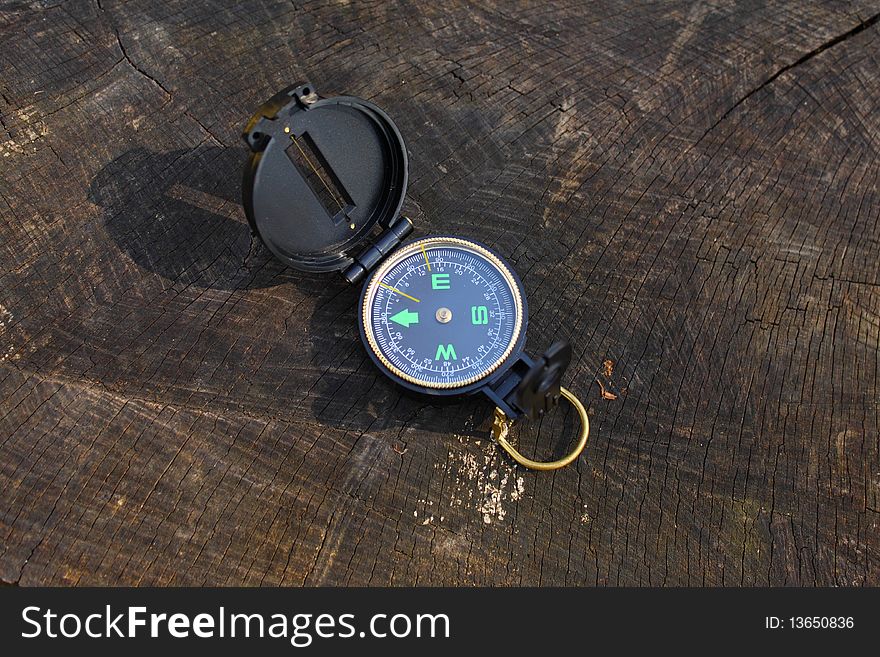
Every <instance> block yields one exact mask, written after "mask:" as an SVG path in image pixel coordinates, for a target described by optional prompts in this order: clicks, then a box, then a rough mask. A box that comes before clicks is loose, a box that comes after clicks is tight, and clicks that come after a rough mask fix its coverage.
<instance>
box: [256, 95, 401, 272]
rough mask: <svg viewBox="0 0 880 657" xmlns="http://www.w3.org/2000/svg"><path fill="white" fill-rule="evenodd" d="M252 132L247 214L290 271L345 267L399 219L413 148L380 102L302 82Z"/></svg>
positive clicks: (272, 102)
mask: <svg viewBox="0 0 880 657" xmlns="http://www.w3.org/2000/svg"><path fill="white" fill-rule="evenodd" d="M243 137H244V139H245V141H246V142H247V144H248V146H249V147H250V149H251V151H252V154H251V157H250V159H249V161H248V164H247V166H246V168H245V174H244V183H243V199H242V200H243V204H244V208H245V213H246V215H247V218H248V221H249V222H250V225H251V228H252V229H253V231H254V232H255V233H256V234H257V235H258V236H259V237H260V239H261V240H262V241H263V243H264V244H265V245H266V246H267V247H268V248H269V250H271V251H272V252H273V253H274V254H275V255H276V256H277V257H278V258H280V259H281V260H282V261H283V262H285V263H286V264H288V265H290V266H291V267H294V268H296V269H302V270H306V271H333V270H336V271H343V270H346V269H348V268H349V267H350V266H351V265H353V264H354V262H355V259H354V257H353V256H352V255H351V253H352V252H353V251H354V250H356V249H363V247H364V244H365V243H366V242H368V241H369V240H370V239H371V236H372V233H373V231H374V229H375V228H376V226H379V227H381V228H382V229H384V230H386V232H387V230H388V229H390V227H391V226H392V224H394V225H397V224H398V223H400V222H399V221H398V219H399V217H398V214H399V212H400V208H401V205H402V203H403V198H404V195H405V193H406V184H407V178H408V173H407V157H406V148H405V146H404V143H403V138H402V137H401V136H400V132H399V131H398V129H397V127H396V126H395V125H394V123H393V122H392V121H391V119H390V118H388V116H387V115H386V114H385V113H384V112H383V111H382V110H380V109H379V108H378V107H376V106H375V105H373V104H371V103H369V102H367V101H365V100H361V99H360V98H354V97H351V96H336V97H332V98H321V97H320V96H319V95H318V94H317V92H316V91H315V88H314V86H313V85H311V84H310V83H308V82H301V83H298V84H295V85H292V86H290V87H288V88H287V89H284V90H283V91H281V92H279V93H277V94H275V95H274V96H273V97H272V98H270V99H269V100H268V101H267V102H265V103H263V105H261V106H260V108H259V109H258V110H257V112H256V113H255V114H254V115H253V117H251V119H250V121H248V123H247V126H246V127H245V130H244V134H243ZM410 226H411V224H410ZM379 239H380V240H382V239H384V237H383V236H380V237H379Z"/></svg>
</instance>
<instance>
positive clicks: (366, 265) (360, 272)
mask: <svg viewBox="0 0 880 657" xmlns="http://www.w3.org/2000/svg"><path fill="white" fill-rule="evenodd" d="M412 229H413V224H412V221H410V220H409V219H408V218H407V217H399V218H398V219H397V221H395V222H394V223H393V224H391V225H390V226H389V227H388V228H386V229H385V231H384V232H383V233H382V234H381V235H379V239H377V240H376V242H375V243H374V244H373V245H372V246H370V247H368V248H366V249H364V250H363V251H362V252H361V253H360V255H358V256H357V257H355V259H354V263H353V264H351V265H349V266H348V267H347V268H346V269H345V270H343V272H342V275H343V276H344V277H345V280H347V281H348V282H349V283H352V284H354V283H358V282H360V281H361V280H363V278H364V276H365V275H366V274H367V272H369V271H370V270H371V269H373V267H375V266H376V265H378V264H379V263H380V262H381V261H382V259H383V258H384V257H385V256H387V255H388V254H389V253H391V252H392V251H393V250H394V249H396V248H397V247H398V246H400V243H401V242H402V241H403V240H404V239H405V238H406V236H407V235H409V234H410V233H411V232H412Z"/></svg>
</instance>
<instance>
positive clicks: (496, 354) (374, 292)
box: [361, 237, 524, 389]
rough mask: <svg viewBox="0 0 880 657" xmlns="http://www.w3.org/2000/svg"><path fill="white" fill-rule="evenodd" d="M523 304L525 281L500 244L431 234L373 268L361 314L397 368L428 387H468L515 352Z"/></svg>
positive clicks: (380, 352)
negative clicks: (495, 249) (492, 246)
mask: <svg viewBox="0 0 880 657" xmlns="http://www.w3.org/2000/svg"><path fill="white" fill-rule="evenodd" d="M523 307H524V302H523V294H522V289H521V286H520V283H519V282H518V280H517V279H516V277H515V276H514V275H513V274H512V273H511V271H510V270H509V269H508V268H507V266H506V265H505V264H504V262H503V261H502V260H501V259H500V258H499V257H498V256H497V255H495V254H494V253H492V251H490V250H489V249H487V248H486V247H484V246H481V245H479V244H475V243H474V242H469V241H467V240H462V239H458V238H454V237H429V238H426V239H423V240H419V241H416V242H412V243H411V244H408V245H406V246H404V247H402V248H401V249H399V250H398V251H396V252H394V253H393V254H392V255H390V256H389V257H388V258H387V259H386V260H385V262H383V263H382V265H381V266H380V267H379V268H378V269H377V270H376V271H375V272H374V273H373V274H372V276H371V277H370V279H369V281H368V282H367V285H366V289H365V292H364V298H363V306H362V314H361V321H362V322H363V329H364V334H365V335H366V338H367V342H368V343H369V345H370V349H371V350H372V352H373V354H374V355H375V356H376V358H377V360H378V361H379V362H380V363H381V365H382V366H384V367H385V368H387V369H388V370H390V372H391V373H392V374H394V375H396V376H398V377H400V378H402V379H404V380H406V381H409V382H410V383H415V384H417V385H421V386H425V387H428V388H438V389H442V388H460V387H463V386H467V385H469V384H471V383H474V382H476V381H479V380H480V379H482V378H484V377H486V376H488V375H489V374H491V373H492V372H494V371H495V370H496V369H497V368H498V366H499V365H501V363H503V362H504V360H505V359H506V358H507V357H508V356H509V355H510V353H511V352H512V351H513V348H514V346H515V344H516V343H517V340H518V339H519V337H520V332H521V331H522V325H523Z"/></svg>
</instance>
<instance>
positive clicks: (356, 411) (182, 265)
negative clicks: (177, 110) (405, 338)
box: [88, 146, 485, 449]
mask: <svg viewBox="0 0 880 657" xmlns="http://www.w3.org/2000/svg"><path fill="white" fill-rule="evenodd" d="M245 157H246V154H245V153H243V152H242V151H241V150H240V149H233V148H220V147H215V146H203V147H199V148H195V149H181V150H174V151H169V152H164V153H159V152H151V151H149V150H147V149H144V148H137V149H133V150H130V151H127V152H125V153H123V154H122V155H120V156H119V157H117V158H116V159H114V160H113V161H111V162H110V163H108V164H107V165H106V166H105V167H104V168H103V169H101V170H100V171H99V172H98V174H96V175H95V177H94V178H93V180H92V182H91V185H90V187H89V192H88V198H89V200H90V201H91V202H93V203H95V204H96V205H98V206H99V207H101V208H102V210H103V224H104V227H105V230H106V233H107V235H108V236H109V237H110V238H111V240H112V242H114V243H115V244H116V245H117V247H118V248H119V250H120V251H121V252H123V253H124V254H125V255H126V256H127V257H129V258H130V259H131V260H132V262H134V263H135V265H137V267H138V268H140V269H142V270H143V271H146V272H151V273H154V274H157V275H158V276H160V277H162V278H163V279H165V281H166V282H167V283H168V284H169V286H172V287H178V286H182V287H194V288H201V289H210V290H220V291H232V290H251V289H262V288H270V287H276V286H283V285H286V284H290V285H292V286H293V287H294V288H295V289H296V293H295V294H291V293H289V292H285V291H284V290H283V289H280V290H277V291H273V293H272V294H273V296H278V297H279V298H289V299H291V300H294V301H296V300H297V299H299V300H300V301H302V300H303V299H307V302H301V303H300V305H299V306H298V308H297V310H296V312H294V313H293V314H292V315H291V317H290V318H289V320H287V321H284V322H283V328H281V334H277V335H273V336H271V338H270V339H272V340H275V341H278V342H281V343H283V345H285V346H284V347H283V349H282V350H281V352H282V353H283V354H284V355H283V358H284V365H283V366H282V367H284V368H287V371H286V372H281V373H276V372H268V373H265V374H266V377H267V380H266V381H265V382H264V384H261V385H255V386H253V387H249V388H248V389H247V390H244V391H239V393H240V394H243V395H244V397H243V398H242V397H239V398H238V401H239V402H241V403H244V404H248V403H251V402H252V403H253V404H254V406H255V407H259V406H264V405H265V401H266V400H265V399H264V398H259V399H258V398H256V397H255V398H254V399H252V400H249V399H248V396H249V395H257V396H260V395H264V394H274V395H276V396H278V399H275V400H274V401H273V402H272V403H271V405H272V408H273V409H278V412H279V414H280V415H282V416H285V415H286V416H295V415H297V413H298V410H297V409H301V408H306V409H309V410H308V411H307V414H308V415H311V416H312V417H313V418H314V419H315V420H316V421H317V422H318V423H320V424H322V425H325V426H332V427H336V428H342V429H346V430H350V431H354V432H357V433H360V434H363V433H366V432H387V435H389V436H392V437H393V436H398V435H399V434H400V433H401V432H403V431H404V430H405V429H416V430H421V431H440V432H444V433H458V434H461V433H463V432H464V431H465V428H464V426H463V425H464V424H465V423H466V422H467V418H468V417H469V416H471V415H475V416H476V417H477V418H479V417H480V416H481V413H482V412H481V410H480V408H479V406H480V405H479V403H477V402H476V401H474V402H471V403H469V402H466V403H465V404H462V405H459V406H457V407H455V410H454V411H453V412H450V410H449V409H450V407H449V406H446V405H444V406H442V407H438V406H437V405H436V404H434V403H432V401H431V400H430V399H426V398H416V397H411V396H407V395H406V394H405V393H404V391H403V390H402V389H401V388H399V387H397V386H395V385H394V384H393V383H392V382H391V381H389V380H388V379H387V378H386V377H384V376H383V375H382V374H381V373H380V372H379V371H378V369H376V367H375V366H374V365H373V363H372V361H371V360H370V359H369V357H368V355H367V353H366V352H365V351H364V346H363V345H362V343H361V340H360V337H359V334H358V328H357V303H358V297H359V292H360V287H359V286H354V287H353V286H350V285H348V284H346V283H345V282H344V280H343V279H342V277H341V276H339V275H338V274H335V273H327V274H313V273H305V272H299V271H296V270H294V269H291V268H288V267H286V266H285V265H283V264H282V263H280V262H279V261H278V260H277V259H276V258H275V257H274V256H272V254H271V253H270V252H269V251H268V249H266V248H265V247H264V246H263V245H262V244H261V242H260V240H259V239H258V238H256V237H255V236H253V235H252V234H251V230H250V226H249V225H248V223H247V220H246V218H245V215H244V210H243V208H242V207H241V200H240V196H241V191H240V190H241V176H242V169H243V166H244V159H245ZM294 305H296V304H294ZM278 376H280V377H281V378H282V379H284V380H285V381H286V383H285V384H283V385H282V386H281V387H280V388H279V389H278V390H275V389H274V388H272V386H273V385H274V384H272V383H271V381H275V380H277V379H276V377H278ZM260 377H261V372H260V371H257V372H251V373H248V378H255V379H257V380H259V379H260ZM215 383H217V382H215ZM223 387H224V388H225V387H228V386H226V384H224V385H223ZM270 388H271V390H270ZM483 410H484V409H483ZM299 412H300V413H301V412H302V411H299ZM482 414H485V413H482ZM484 437H485V435H484ZM390 440H391V444H390V446H391V447H394V448H395V449H396V448H397V447H396V443H395V441H397V439H396V438H391V439H390ZM397 442H400V443H402V442H403V440H402V439H401V440H399V441H397Z"/></svg>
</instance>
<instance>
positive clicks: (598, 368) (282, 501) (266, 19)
mask: <svg viewBox="0 0 880 657" xmlns="http://www.w3.org/2000/svg"><path fill="white" fill-rule="evenodd" d="M419 4H423V6H419V7H417V6H416V5H414V4H412V3H408V4H402V5H399V6H394V5H393V4H392V3H369V4H364V5H360V4H348V3H345V4H336V3H334V2H317V3H314V4H307V5H302V6H301V5H299V4H297V3H289V2H265V3H260V4H255V3H253V4H252V3H238V2H232V1H228V2H227V1H222V2H220V1H218V2H212V3H193V2H187V1H184V0H174V1H168V0H163V1H162V2H154V1H152V0H151V1H149V2H148V1H145V0H131V1H128V2H125V3H122V2H116V1H115V0H100V1H99V2H97V3H94V2H84V1H76V0H70V1H68V2H29V3H24V2H22V3H7V4H5V5H4V6H3V7H2V8H0V52H2V53H3V57H2V59H0V69H2V74H0V92H2V96H0V102H2V105H0V114H2V125H0V140H2V143H0V162H2V172H0V201H2V203H0V212H2V217H3V224H2V240H0V249H2V263H3V268H2V279H0V304H2V307H0V338H2V344H0V352H2V353H0V359H2V362H0V579H2V581H4V582H7V583H21V584H44V583H51V584H94V583H102V584H110V583H113V584H117V583H125V584H565V585H571V584H578V585H580V584H666V585H672V584H690V585H700V584H728V585H730V584H759V585H764V584H863V583H873V584H878V583H880V448H878V429H880V427H878V424H880V404H878V368H880V356H878V345H880V265H878V249H880V224H878V214H880V194H878V182H880V158H878V149H880V111H878V110H880V107H878V103H880V76H878V71H880V39H878V36H880V27H878V25H877V18H878V15H880V13H878V12H880V3H876V2H867V1H866V2H851V3H847V4H846V5H844V6H843V7H841V6H839V5H837V4H836V3H831V4H829V5H827V6H825V5H816V4H797V3H790V2H771V3H755V6H748V5H749V3H719V4H703V3H694V4H684V3H656V4H653V5H651V6H643V5H642V3H628V2H606V3H602V4H598V5H589V6H582V5H581V3H568V4H559V5H553V6H551V5H545V4H544V3H523V4H519V5H513V4H509V3H498V4H497V5H487V6H483V7H479V6H474V5H473V4H470V3H468V4H459V3H419ZM305 77H307V78H308V79H310V80H311V81H312V82H313V83H314V84H316V85H317V87H318V89H319V90H321V91H322V92H324V93H327V94H332V93H351V94H354V95H359V96H362V97H366V98H369V99H371V100H373V101H374V102H376V103H377V104H379V105H380V106H382V107H383V108H385V109H386V110H387V111H388V113H389V114H390V115H391V116H392V117H393V118H394V120H395V121H396V122H397V124H398V126H399V127H400V129H401V131H402V133H403V135H404V137H405V139H406V142H407V145H408V148H409V151H410V155H411V184H410V187H409V193H408V210H409V212H410V214H411V216H413V217H414V219H415V221H416V226H417V234H427V233H431V232H448V233H456V234H461V235H465V236H472V237H475V238H478V239H480V240H482V241H484V242H486V243H488V244H490V245H491V246H493V247H494V248H496V249H497V250H498V251H499V252H501V253H503V254H504V255H506V256H507V257H508V258H509V260H510V261H511V262H512V263H513V264H514V265H515V266H516V268H517V269H518V271H519V273H520V274H521V275H522V278H523V279H524V281H525V285H526V287H527V290H528V293H529V299H530V305H531V325H530V344H531V345H533V347H535V348H538V347H541V346H543V345H547V344H549V343H550V342H551V341H552V340H553V339H554V338H556V337H560V336H565V337H568V338H570V339H571V341H572V342H573V344H574V346H575V351H576V357H575V360H574V362H573V365H572V367H571V369H570V372H569V376H568V379H569V380H568V385H569V387H570V388H572V389H573V390H575V391H577V392H578V393H580V395H581V397H582V398H583V399H584V400H585V401H587V402H588V405H589V407H590V414H591V419H592V423H593V434H592V437H591V440H590V443H589V445H588V447H587V451H586V453H585V455H584V456H583V457H582V458H581V459H580V461H579V462H578V463H577V465H576V467H570V468H567V469H565V470H563V471H560V472H557V473H555V474H541V473H539V474H535V473H530V472H525V471H523V470H521V469H518V468H515V467H513V466H512V465H511V463H510V462H509V461H508V460H507V459H506V458H504V457H503V456H502V455H501V454H500V453H499V451H498V450H497V449H496V448H494V447H493V446H492V445H491V444H490V443H489V442H488V440H487V433H486V432H487V430H488V427H489V421H490V415H491V409H490V408H488V406H487V405H486V404H485V403H482V402H478V401H472V402H468V403H464V404H460V405H455V406H447V407H444V408H436V407H433V406H430V405H426V404H425V403H423V402H421V401H419V400H416V399H411V398H408V397H406V396H404V395H403V394H401V391H400V390H399V389H397V388H395V387H393V386H392V385H391V384H389V383H388V382H386V381H385V380H384V379H383V378H382V376H381V375H380V374H379V373H378V372H377V371H376V370H375V368H374V367H373V366H372V364H371V363H370V361H369V359H368V358H367V356H366V354H365V353H364V351H363V349H362V347H361V345H360V341H359V340H358V337H357V331H356V326H355V319H356V309H355V304H356V293H355V291H353V290H351V289H349V288H346V286H345V285H344V284H343V283H342V281H341V279H339V278H335V277H329V278H328V277H323V278H322V277H317V276H308V275H302V274H299V273H296V272H292V271H289V270H285V269H283V268H282V267H281V266H280V265H278V264H277V263H276V262H275V261H274V260H272V259H271V258H270V257H269V255H268V254H267V253H266V251H265V250H264V249H262V248H261V247H260V246H259V245H257V244H256V243H254V242H253V241H252V240H251V238H250V235H249V233H248V230H247V227H246V224H245V221H244V215H243V212H242V210H241V208H240V206H239V202H238V198H239V196H238V194H239V184H240V171H241V166H242V163H243V161H244V158H245V149H244V147H243V145H242V144H241V143H240V140H239V137H238V133H239V131H240V129H241V127H242V125H243V123H244V121H245V120H246V118H247V117H248V116H249V113H250V112H251V111H252V109H253V108H254V106H255V104H257V103H259V102H261V101H262V100H264V99H265V98H266V97H267V96H268V95H270V94H271V93H273V92H274V91H275V90H276V89H278V88H280V87H282V86H283V85H285V84H287V83H289V82H291V81H293V80H295V79H299V78H305ZM606 360H607V361H611V362H610V363H608V364H604V363H605V361H606ZM597 380H598V381H601V383H602V387H600V386H599V385H598V384H597ZM603 390H604V391H605V394H604V395H603V394H602V391H603ZM615 396H616V398H612V397H615ZM571 431H572V426H571V418H570V417H563V415H562V414H561V413H560V414H558V415H555V416H554V417H552V418H549V419H547V420H546V421H545V422H544V423H543V426H541V427H540V430H537V429H536V428H535V427H532V428H530V429H523V430H521V431H520V432H519V433H520V439H521V441H522V442H523V443H524V445H525V446H526V447H529V448H531V449H533V450H535V453H537V454H538V455H539V456H549V455H550V453H551V451H552V450H553V449H555V450H557V451H559V450H561V449H564V447H565V446H566V445H565V440H566V439H567V437H566V436H567V435H570V433H571ZM566 432H569V433H568V434H566ZM551 444H552V445H553V447H552V449H551V448H550V447H549V446H550V445H551Z"/></svg>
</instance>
